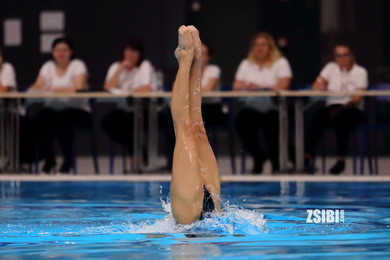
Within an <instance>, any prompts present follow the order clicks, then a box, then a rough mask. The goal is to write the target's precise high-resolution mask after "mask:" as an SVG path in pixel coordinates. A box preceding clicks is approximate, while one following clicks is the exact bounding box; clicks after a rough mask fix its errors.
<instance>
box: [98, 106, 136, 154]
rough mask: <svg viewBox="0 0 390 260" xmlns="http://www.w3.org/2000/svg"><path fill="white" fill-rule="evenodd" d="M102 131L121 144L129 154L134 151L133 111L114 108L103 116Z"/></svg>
mask: <svg viewBox="0 0 390 260" xmlns="http://www.w3.org/2000/svg"><path fill="white" fill-rule="evenodd" d="M101 127H102V129H103V131H104V132H105V133H106V134H107V135H108V136H109V137H110V138H111V139H112V140H114V141H115V142H118V143H119V144H121V145H123V146H124V147H125V148H126V149H127V150H128V152H129V154H130V155H133V153H134V146H133V136H134V113H133V112H126V111H124V110H120V109H117V110H114V111H112V112H110V113H108V114H107V115H106V116H105V117H103V119H102V121H101Z"/></svg>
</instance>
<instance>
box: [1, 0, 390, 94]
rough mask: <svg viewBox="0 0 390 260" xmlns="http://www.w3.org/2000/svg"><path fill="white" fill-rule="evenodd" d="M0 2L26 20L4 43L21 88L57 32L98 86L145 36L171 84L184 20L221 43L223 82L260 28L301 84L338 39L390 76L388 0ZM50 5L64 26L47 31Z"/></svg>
mask: <svg viewBox="0 0 390 260" xmlns="http://www.w3.org/2000/svg"><path fill="white" fill-rule="evenodd" d="M0 6H1V7H0V20H1V21H3V22H4V21H6V20H7V19H20V20H21V24H22V26H21V28H22V35H21V36H22V41H21V44H20V45H19V46H4V42H3V40H2V41H0V44H1V45H2V47H3V48H4V52H5V58H6V59H7V60H9V61H10V62H12V63H13V65H14V67H15V70H16V72H17V80H18V85H19V86H20V87H21V88H23V87H26V86H28V85H30V84H31V83H32V82H33V81H34V80H35V77H36V75H37V73H38V70H39V68H40V66H41V65H42V63H43V62H45V61H46V60H47V59H48V58H49V57H50V56H49V54H45V53H41V51H40V45H41V39H42V37H44V35H47V34H50V33H54V34H56V33H61V34H64V35H67V36H69V37H71V38H72V39H73V40H74V43H75V47H76V55H77V57H79V58H81V59H82V60H84V61H85V62H86V64H87V66H88V70H89V73H90V78H89V83H90V85H91V86H92V87H93V88H96V89H100V88H101V86H102V84H103V81H104V77H105V75H106V72H107V69H108V67H109V65H110V64H111V63H112V62H114V61H115V60H117V59H118V57H119V51H120V47H121V44H122V42H123V40H124V39H126V38H127V37H129V36H133V37H139V38H141V39H142V40H144V42H145V45H146V46H145V49H146V57H147V59H149V60H150V61H151V62H152V64H154V65H155V66H156V68H157V69H160V70H162V71H163V72H164V75H165V84H167V85H170V84H171V82H172V80H173V77H174V74H175V72H176V68H177V65H176V61H175V60H174V57H173V55H172V52H173V51H174V49H175V47H176V43H177V42H176V41H177V37H176V35H177V33H176V31H177V28H178V27H179V26H180V25H182V24H193V25H195V26H196V27H198V28H199V30H200V32H201V36H202V39H204V40H205V41H207V42H209V43H210V44H211V45H213V46H214V52H215V55H214V59H213V63H216V64H218V65H219V66H220V67H221V69H222V84H231V83H232V81H233V78H234V74H235V71H236V68H237V66H238V64H239V62H240V61H241V60H242V59H243V58H244V57H245V56H246V54H247V52H248V45H249V39H250V37H251V35H252V34H253V33H254V32H257V31H268V32H270V33H271V34H273V35H274V37H275V38H276V40H277V43H278V45H279V46H280V48H281V49H282V51H283V53H284V54H285V55H286V57H287V58H288V60H289V61H290V63H291V66H292V69H293V73H294V82H293V84H294V85H306V84H308V83H311V82H312V81H313V79H314V78H315V77H316V75H317V74H318V72H319V71H320V69H321V68H322V66H323V65H324V64H325V63H326V62H327V61H329V60H330V59H331V58H332V46H333V44H334V43H335V42H337V41H349V42H351V43H352V44H353V46H354V48H355V51H356V55H357V61H358V63H360V64H361V65H362V66H364V67H366V68H367V69H368V71H369V74H370V75H369V76H370V84H375V83H376V82H378V81H380V80H383V78H382V77H386V72H387V73H388V70H389V68H388V66H389V64H390V49H389V46H390V30H389V28H390V17H389V15H388V14H389V12H390V2H389V1H386V0H244V1H243V0H224V1H222V0H207V1H206V0H114V1H107V0H77V1H76V0H34V1H29V0H13V1H7V0H1V1H0ZM47 11H60V12H63V14H64V28H63V30H61V31H60V32H57V31H50V30H49V31H43V30H42V28H41V26H40V16H41V14H42V13H43V12H47ZM0 35H1V36H0V37H3V36H4V26H0ZM387 76H388V75H387Z"/></svg>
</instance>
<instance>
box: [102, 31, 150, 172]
mask: <svg viewBox="0 0 390 260" xmlns="http://www.w3.org/2000/svg"><path fill="white" fill-rule="evenodd" d="M121 55H122V56H121V58H120V60H119V61H117V62H114V63H113V64H112V65H111V66H110V68H109V69H108V73H107V76H106V82H105V83H104V89H105V90H108V91H112V92H114V91H113V90H119V91H122V92H128V93H130V92H148V91H154V90H156V84H154V79H153V76H154V69H153V67H152V64H151V63H150V62H149V61H148V60H146V59H145V58H144V46H143V44H142V42H141V41H140V40H138V39H135V38H132V39H128V40H127V41H126V42H125V43H124V45H123V47H122V51H121ZM133 118H134V113H133V111H132V108H131V107H130V106H129V105H128V104H127V103H126V102H122V103H118V108H117V109H116V110H114V111H112V112H110V113H109V114H108V115H106V116H105V117H104V118H103V119H102V121H101V126H102V129H103V131H104V132H105V133H106V134H107V135H108V136H109V137H110V138H111V139H112V140H114V141H116V142H118V143H120V144H121V145H123V146H124V147H125V148H126V149H127V150H128V152H129V154H130V163H131V165H132V166H133V135H134V133H133V132H134V131H133V127H134V126H133Z"/></svg>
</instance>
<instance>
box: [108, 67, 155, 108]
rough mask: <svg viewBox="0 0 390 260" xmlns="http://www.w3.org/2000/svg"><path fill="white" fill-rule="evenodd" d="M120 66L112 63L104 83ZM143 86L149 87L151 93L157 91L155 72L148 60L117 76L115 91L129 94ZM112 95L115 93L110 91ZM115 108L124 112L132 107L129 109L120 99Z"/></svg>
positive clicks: (125, 101) (124, 101)
mask: <svg viewBox="0 0 390 260" xmlns="http://www.w3.org/2000/svg"><path fill="white" fill-rule="evenodd" d="M119 66H120V62H119V61H118V62H114V63H113V64H112V65H111V66H110V67H109V68H108V72H107V75H106V82H107V81H108V80H110V78H111V77H112V76H113V75H114V74H115V72H116V71H117V70H118V68H119ZM145 85H151V87H152V91H155V90H156V89H157V84H156V80H155V71H154V68H153V66H152V64H151V63H150V62H149V61H148V60H143V61H142V62H141V64H140V65H139V66H138V67H134V68H132V69H131V70H126V69H124V70H123V71H122V72H121V74H120V75H119V82H118V86H117V87H116V90H119V93H123V92H125V93H130V92H132V91H134V90H136V89H138V88H140V87H143V86H145ZM112 92H113V93H116V92H114V91H112ZM116 102H117V107H118V108H120V109H123V110H126V111H132V107H129V105H128V103H127V100H125V99H123V98H120V99H118V100H117V101H116Z"/></svg>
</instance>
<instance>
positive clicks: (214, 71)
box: [201, 42, 226, 128]
mask: <svg viewBox="0 0 390 260" xmlns="http://www.w3.org/2000/svg"><path fill="white" fill-rule="evenodd" d="M212 57H213V49H212V47H211V46H210V45H209V44H207V43H204V42H203V43H202V79H201V85H202V90H203V92H208V91H215V90H219V83H220V75H221V69H220V68H219V67H218V66H217V65H214V64H210V63H209V62H210V60H211V58H212ZM202 116H203V119H204V121H205V123H206V128H207V126H209V125H219V126H220V125H224V124H225V123H226V115H225V114H224V113H223V108H222V104H221V99H220V98H204V99H203V104H202Z"/></svg>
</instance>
